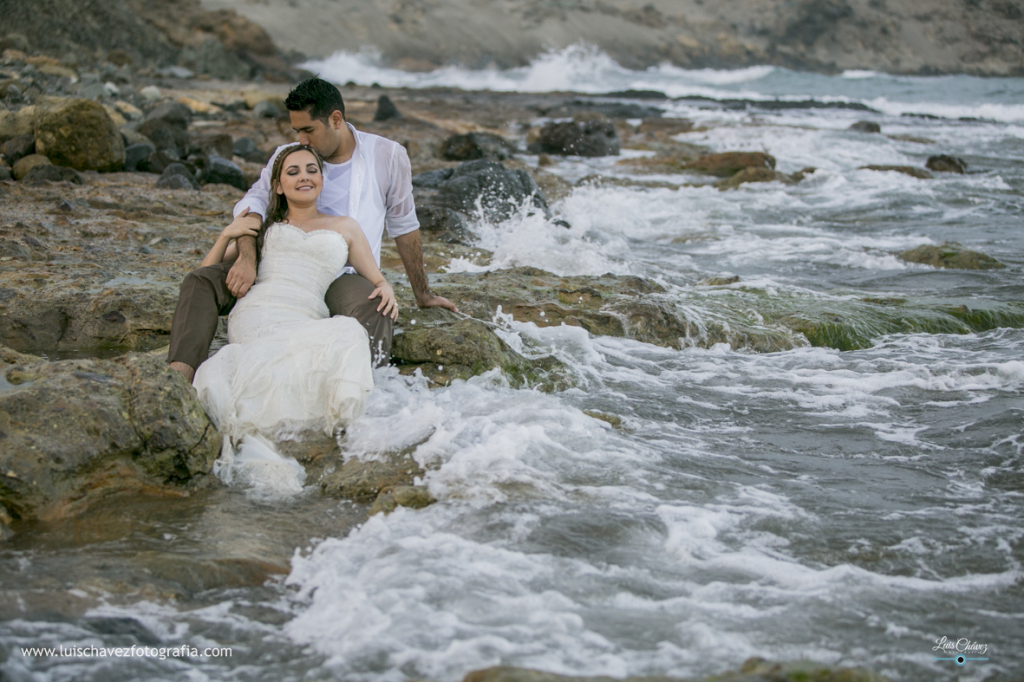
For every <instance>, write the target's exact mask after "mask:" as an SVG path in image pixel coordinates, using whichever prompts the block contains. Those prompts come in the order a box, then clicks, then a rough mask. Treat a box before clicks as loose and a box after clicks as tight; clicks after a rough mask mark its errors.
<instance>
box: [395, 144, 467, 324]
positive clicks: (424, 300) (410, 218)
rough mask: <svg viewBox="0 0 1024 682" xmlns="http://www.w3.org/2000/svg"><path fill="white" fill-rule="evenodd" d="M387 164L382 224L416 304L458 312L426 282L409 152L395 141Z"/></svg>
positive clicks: (422, 306)
mask: <svg viewBox="0 0 1024 682" xmlns="http://www.w3.org/2000/svg"><path fill="white" fill-rule="evenodd" d="M387 165H388V170H387V175H388V179H387V181H386V184H387V187H388V189H387V192H386V195H385V201H384V204H385V206H386V207H387V214H386V218H385V224H386V226H387V230H388V234H389V235H390V236H391V237H392V238H393V239H394V240H395V246H397V247H398V255H399V256H401V257H402V264H403V265H404V266H405V274H406V275H408V277H409V284H411V285H412V293H413V295H414V296H415V297H416V304H417V305H418V306H419V307H421V308H435V307H438V308H447V309H448V310H453V311H455V312H459V309H458V308H456V307H455V304H454V303H452V302H451V301H449V300H448V299H447V298H445V297H444V296H435V295H434V294H433V293H431V291H430V285H429V284H428V283H427V270H426V268H425V267H424V266H423V245H422V244H421V243H420V222H419V220H417V219H416V204H415V203H414V200H413V195H412V164H410V163H409V154H408V153H407V152H406V151H405V148H404V147H402V146H401V145H399V144H395V145H394V147H393V148H392V153H391V155H390V157H389V159H388V164H387ZM382 184H383V183H382Z"/></svg>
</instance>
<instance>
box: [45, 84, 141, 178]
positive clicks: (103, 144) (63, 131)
mask: <svg viewBox="0 0 1024 682" xmlns="http://www.w3.org/2000/svg"><path fill="white" fill-rule="evenodd" d="M35 140H36V151H37V152H38V153H40V154H45V155H46V156H47V157H48V158H49V159H50V161H52V162H53V163H54V164H56V165H58V166H67V167H68V168H74V169H75V170H79V171H84V170H95V171H100V172H111V171H119V170H121V169H122V168H123V167H124V141H123V140H122V139H121V133H120V131H118V129H117V126H116V125H114V122H113V121H112V120H111V118H110V115H109V114H107V111H106V110H105V109H104V108H103V106H102V105H100V104H98V103H97V102H93V101H91V100H85V99H70V100H64V101H61V102H56V103H52V104H50V105H48V106H47V107H46V108H45V109H43V110H42V111H41V112H40V113H39V114H38V115H37V116H36V122H35Z"/></svg>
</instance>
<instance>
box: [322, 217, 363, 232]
mask: <svg viewBox="0 0 1024 682" xmlns="http://www.w3.org/2000/svg"><path fill="white" fill-rule="evenodd" d="M325 226H326V228H327V229H329V230H334V231H336V232H341V233H342V234H351V233H352V231H353V230H358V229H360V228H359V223H357V222H356V221H355V219H353V218H350V217H349V216H337V215H332V216H327V220H326V221H325Z"/></svg>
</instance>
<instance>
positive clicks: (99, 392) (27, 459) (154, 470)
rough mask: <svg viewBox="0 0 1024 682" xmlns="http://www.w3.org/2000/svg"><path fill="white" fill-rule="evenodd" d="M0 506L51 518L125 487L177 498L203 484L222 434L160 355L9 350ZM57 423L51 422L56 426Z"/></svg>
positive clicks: (1, 417)
mask: <svg viewBox="0 0 1024 682" xmlns="http://www.w3.org/2000/svg"><path fill="white" fill-rule="evenodd" d="M7 353H8V354H7V356H6V357H5V358H4V360H5V361H6V360H15V362H14V363H13V364H5V365H4V366H3V372H4V377H5V380H6V383H7V384H9V388H7V390H4V391H2V392H0V428H2V431H3V433H4V438H3V441H4V448H3V452H2V454H0V468H2V469H3V471H4V472H5V476H4V478H3V481H2V482H0V504H2V505H3V507H4V508H5V509H6V510H7V512H8V513H9V514H10V516H11V517H12V518H14V519H21V520H30V519H40V520H54V519H60V518H66V517H69V516H75V515H77V514H80V513H82V512H83V511H85V510H86V509H87V508H88V506H89V505H90V504H91V503H92V502H94V501H95V500H96V499H99V498H103V497H106V496H109V495H112V494H115V493H120V492H124V491H128V490H132V491H145V492H149V493H154V494H164V495H183V494H187V493H188V492H189V491H192V490H195V489H197V488H200V487H203V486H205V485H207V484H209V482H210V476H209V473H210V471H211V468H212V466H213V462H214V460H215V459H216V458H217V457H218V456H219V454H220V445H221V438H220V436H219V435H218V434H217V432H216V430H215V429H214V428H213V426H212V424H211V423H210V422H209V420H208V419H207V417H206V415H205V413H204V412H203V409H202V407H201V406H200V405H199V402H198V400H197V399H196V396H195V392H194V391H193V390H192V389H191V387H190V386H189V385H188V384H187V383H186V382H185V381H184V380H183V379H182V378H181V375H179V374H177V373H176V372H173V371H171V370H170V369H169V368H168V367H167V364H166V361H165V360H164V358H163V357H162V355H159V354H158V355H151V354H150V355H146V354H141V355H139V354H135V355H127V356H123V357H121V358H117V359H113V360H98V359H81V360H65V361H60V362H46V361H42V360H38V359H37V360H35V361H31V360H29V361H26V359H25V358H24V357H18V356H12V355H10V354H9V351H8V352H7ZM55 425H59V427H58V428H54V426H55Z"/></svg>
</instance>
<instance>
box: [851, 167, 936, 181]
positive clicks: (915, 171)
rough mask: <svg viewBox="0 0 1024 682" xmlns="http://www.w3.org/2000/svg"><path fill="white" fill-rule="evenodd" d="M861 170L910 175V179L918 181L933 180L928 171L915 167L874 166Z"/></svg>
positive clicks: (861, 168)
mask: <svg viewBox="0 0 1024 682" xmlns="http://www.w3.org/2000/svg"><path fill="white" fill-rule="evenodd" d="M860 170H871V171H880V172H885V171H892V172H895V173H903V174H904V175H909V176H910V177H912V178H917V179H918V180H931V178H932V174H931V173H929V172H928V171H926V170H925V169H924V168H917V167H915V166H885V165H875V164H872V165H870V166H861V167H860Z"/></svg>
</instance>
